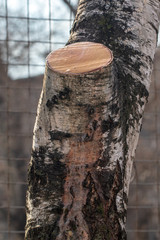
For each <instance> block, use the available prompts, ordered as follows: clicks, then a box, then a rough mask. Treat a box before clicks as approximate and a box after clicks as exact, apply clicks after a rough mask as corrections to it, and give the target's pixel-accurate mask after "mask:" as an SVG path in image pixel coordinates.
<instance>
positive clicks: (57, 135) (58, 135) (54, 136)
mask: <svg viewBox="0 0 160 240" xmlns="http://www.w3.org/2000/svg"><path fill="white" fill-rule="evenodd" d="M49 134H50V137H51V141H53V140H62V139H64V138H70V137H72V134H70V133H65V132H62V131H57V130H53V131H49Z"/></svg>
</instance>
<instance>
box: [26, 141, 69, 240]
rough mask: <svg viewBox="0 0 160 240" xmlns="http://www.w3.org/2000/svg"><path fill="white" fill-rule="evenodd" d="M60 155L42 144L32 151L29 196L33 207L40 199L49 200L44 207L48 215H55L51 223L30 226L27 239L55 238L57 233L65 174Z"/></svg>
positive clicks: (40, 201) (61, 209)
mask: <svg viewBox="0 0 160 240" xmlns="http://www.w3.org/2000/svg"><path fill="white" fill-rule="evenodd" d="M62 157H63V154H62V153H61V152H58V150H57V149H55V150H53V151H52V152H51V151H50V149H48V148H47V147H44V146H40V147H39V150H33V151H32V161H31V165H30V167H29V174H28V176H29V178H28V182H29V192H30V198H31V200H32V201H33V205H34V207H38V206H39V205H40V204H41V203H42V201H49V202H50V205H49V208H48V207H46V211H47V212H48V215H53V214H54V216H55V217H54V219H53V220H54V223H53V224H52V225H47V226H45V224H44V222H42V225H44V227H39V228H33V229H32V227H30V228H29V232H28V233H27V238H26V239H27V240H35V239H48V240H50V239H55V238H56V236H57V235H58V231H59V228H58V221H59V219H60V216H61V215H62V213H63V202H62V196H63V194H64V183H65V178H66V174H67V169H66V165H65V164H64V163H63V162H61V161H60V160H61V159H62ZM45 158H48V159H49V161H50V163H47V164H45ZM47 161H48V160H47ZM53 191H54V195H53ZM27 211H28V210H27ZM48 215H46V217H47V216H48ZM44 221H45V219H44ZM46 222H47V220H46ZM40 225H41V224H40Z"/></svg>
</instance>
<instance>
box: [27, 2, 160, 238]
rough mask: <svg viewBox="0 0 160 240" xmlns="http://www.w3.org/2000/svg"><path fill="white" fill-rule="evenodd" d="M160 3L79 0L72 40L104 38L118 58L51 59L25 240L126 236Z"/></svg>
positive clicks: (41, 105) (31, 175)
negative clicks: (87, 63)
mask: <svg viewBox="0 0 160 240" xmlns="http://www.w3.org/2000/svg"><path fill="white" fill-rule="evenodd" d="M159 9H160V2H159V1H158V0H154V2H153V1H149V0H148V1H144V0H135V1H129V0H125V1H124V0H121V1H117V0H112V1H109V0H106V1H100V0H90V1H88V0H87V1H84V0H81V1H80V5H79V8H78V12H77V16H76V19H75V22H74V25H73V29H72V32H71V37H70V40H69V42H68V44H70V43H74V42H82V41H86V40H87V41H92V42H99V43H103V44H104V45H106V46H107V45H108V46H109V47H110V49H111V50H112V51H113V55H114V60H113V62H112V64H111V63H110V64H109V65H107V64H106V65H105V66H104V65H103V64H102V66H101V67H100V66H98V67H97V70H96V67H94V69H91V70H89V69H88V70H86V71H83V70H82V71H80V70H78V72H77V70H76V69H77V68H78V64H76V65H75V66H72V67H75V68H76V69H72V68H70V67H68V66H67V67H66V68H65V70H64V69H60V68H59V67H60V66H61V65H59V64H58V63H57V65H56V62H55V61H52V60H53V58H52V57H53V56H52V54H51V55H50V56H49V58H48V62H49V65H47V67H46V72H45V77H44V85H43V90H42V94H41V99H40V102H39V107H38V115H37V120H36V124H35V130H34V139H33V153H32V159H31V162H30V169H29V189H28V194H27V225H26V239H27V240H33V239H34V240H35V239H45V240H51V239H56V240H63V239H64V240H65V239H67V240H68V239H73V240H75V239H79V240H82V239H84V240H85V239H86V240H91V239H92V240H98V239H99V240H103V239H104V240H105V239H106V240H121V239H122V240H123V239H126V233H125V222H126V209H127V196H128V190H129V182H130V176H131V170H132V163H133V159H134V156H135V149H136V145H137V142H138V137H139V132H140V127H141V121H142V114H143V110H144V106H145V103H146V101H147V98H148V94H149V93H148V91H149V86H150V76H151V70H152V61H153V56H154V52H155V47H156V39H157V33H158V30H157V29H158V26H159V20H158V16H159ZM80 44H81V43H80ZM85 44H86V43H84V45H85ZM82 45H83V44H82ZM82 45H81V46H82ZM84 45H83V46H84ZM70 46H72V45H70ZM71 48H72V47H71ZM65 49H66V48H65ZM82 50H83V49H82ZM85 51H86V50H85ZM98 51H99V50H98ZM98 51H97V56H98V55H99V53H98ZM82 52H84V51H82ZM82 52H80V53H78V55H79V56H80V55H83V53H82ZM90 56H91V55H90ZM74 57H75V55H74V54H73V55H72V57H71V58H73V59H74ZM89 59H92V58H91V57H90V58H89ZM110 60H111V58H110ZM64 61H65V59H64ZM67 61H68V60H66V62H67ZM102 62H103V61H102ZM107 62H108V63H109V61H108V60H107ZM55 65H56V66H55ZM48 66H50V67H48ZM54 66H55V67H54Z"/></svg>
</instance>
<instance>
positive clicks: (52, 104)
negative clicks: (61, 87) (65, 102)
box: [46, 95, 58, 111]
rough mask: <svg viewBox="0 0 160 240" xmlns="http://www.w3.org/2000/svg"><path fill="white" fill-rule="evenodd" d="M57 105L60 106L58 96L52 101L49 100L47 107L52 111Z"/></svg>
mask: <svg viewBox="0 0 160 240" xmlns="http://www.w3.org/2000/svg"><path fill="white" fill-rule="evenodd" d="M55 104H58V98H57V96H56V95H54V96H53V97H52V98H51V99H48V101H47V103H46V106H47V107H48V109H49V111H51V110H52V108H53V107H54V105H55Z"/></svg>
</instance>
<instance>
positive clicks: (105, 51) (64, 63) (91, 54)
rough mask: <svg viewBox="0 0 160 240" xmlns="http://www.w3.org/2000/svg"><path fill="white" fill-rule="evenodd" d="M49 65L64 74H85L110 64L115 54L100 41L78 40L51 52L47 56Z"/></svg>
mask: <svg viewBox="0 0 160 240" xmlns="http://www.w3.org/2000/svg"><path fill="white" fill-rule="evenodd" d="M46 60H47V65H48V67H49V68H50V69H51V70H53V71H55V72H59V73H63V74H77V75H78V74H83V73H88V72H94V71H97V70H100V69H102V68H104V67H106V66H108V65H109V64H110V63H111V62H112V60H113V55H112V52H111V50H110V49H109V48H107V47H106V46H104V45H103V44H100V43H94V42H77V43H73V44H70V45H67V46H65V47H63V48H60V49H58V50H56V51H53V52H51V53H50V54H49V55H48V56H47V59H46Z"/></svg>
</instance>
